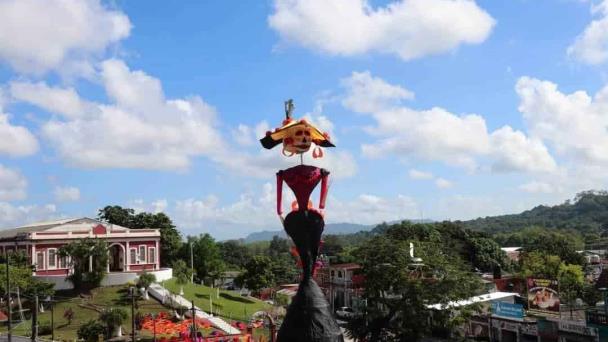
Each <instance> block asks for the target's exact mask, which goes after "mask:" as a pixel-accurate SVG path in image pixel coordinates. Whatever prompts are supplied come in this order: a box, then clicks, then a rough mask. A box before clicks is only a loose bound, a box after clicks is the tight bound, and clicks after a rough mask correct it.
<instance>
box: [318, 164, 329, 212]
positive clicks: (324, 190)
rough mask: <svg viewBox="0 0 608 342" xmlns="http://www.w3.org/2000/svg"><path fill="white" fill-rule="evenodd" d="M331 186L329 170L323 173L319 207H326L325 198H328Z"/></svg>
mask: <svg viewBox="0 0 608 342" xmlns="http://www.w3.org/2000/svg"><path fill="white" fill-rule="evenodd" d="M328 187H329V172H327V171H325V172H324V173H323V178H321V198H320V199H319V209H325V200H326V199H327V190H328Z"/></svg>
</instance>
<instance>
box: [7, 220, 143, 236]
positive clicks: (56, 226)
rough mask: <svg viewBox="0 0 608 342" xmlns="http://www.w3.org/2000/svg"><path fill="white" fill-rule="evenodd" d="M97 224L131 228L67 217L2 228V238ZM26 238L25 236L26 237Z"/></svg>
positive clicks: (64, 230)
mask: <svg viewBox="0 0 608 342" xmlns="http://www.w3.org/2000/svg"><path fill="white" fill-rule="evenodd" d="M97 225H103V226H105V227H108V228H110V229H111V230H112V231H128V230H131V229H129V228H126V227H122V226H119V225H115V224H110V223H107V222H103V221H100V220H96V219H92V218H88V217H81V218H67V219H60V220H55V221H44V222H34V223H29V224H26V225H23V226H19V227H15V228H6V229H0V239H10V238H15V237H18V236H19V235H22V234H24V235H27V234H31V233H38V232H74V231H88V230H90V229H92V228H93V227H95V226H97ZM24 238H25V237H24Z"/></svg>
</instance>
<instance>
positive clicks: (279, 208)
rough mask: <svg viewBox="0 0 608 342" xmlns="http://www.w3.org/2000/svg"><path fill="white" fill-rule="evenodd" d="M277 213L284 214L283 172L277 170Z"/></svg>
mask: <svg viewBox="0 0 608 342" xmlns="http://www.w3.org/2000/svg"><path fill="white" fill-rule="evenodd" d="M277 215H279V216H281V215H283V173H282V172H281V171H279V172H277Z"/></svg>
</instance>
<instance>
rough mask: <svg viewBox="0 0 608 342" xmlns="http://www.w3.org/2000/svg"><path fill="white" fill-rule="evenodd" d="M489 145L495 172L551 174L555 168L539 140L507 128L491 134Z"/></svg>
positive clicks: (551, 158) (545, 148)
mask: <svg viewBox="0 0 608 342" xmlns="http://www.w3.org/2000/svg"><path fill="white" fill-rule="evenodd" d="M490 144H491V146H492V152H491V153H492V155H493V156H495V159H496V160H495V161H494V164H493V165H492V169H493V170H495V171H498V172H509V171H532V172H544V171H548V172H551V171H554V170H555V169H556V167H557V165H556V163H555V160H553V157H551V155H550V154H549V151H548V150H547V147H546V146H545V145H544V144H543V142H542V141H541V140H540V139H537V138H529V137H527V136H526V135H525V134H524V133H522V132H520V131H515V130H513V129H512V128H511V127H509V126H503V127H502V128H500V129H498V130H496V131H494V132H492V134H491V135H490Z"/></svg>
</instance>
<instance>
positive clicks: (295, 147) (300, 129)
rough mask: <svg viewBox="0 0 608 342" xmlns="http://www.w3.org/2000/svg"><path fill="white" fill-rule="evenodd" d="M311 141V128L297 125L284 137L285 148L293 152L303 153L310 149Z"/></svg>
mask: <svg viewBox="0 0 608 342" xmlns="http://www.w3.org/2000/svg"><path fill="white" fill-rule="evenodd" d="M311 143H312V139H311V137H310V128H309V127H307V126H297V127H294V128H293V129H292V130H291V131H290V132H289V134H288V135H287V136H286V137H285V138H284V139H283V150H284V151H286V152H290V153H291V154H302V153H305V152H307V151H308V150H309V149H310V144H311Z"/></svg>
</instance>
